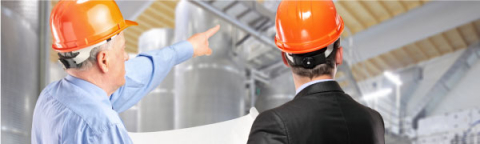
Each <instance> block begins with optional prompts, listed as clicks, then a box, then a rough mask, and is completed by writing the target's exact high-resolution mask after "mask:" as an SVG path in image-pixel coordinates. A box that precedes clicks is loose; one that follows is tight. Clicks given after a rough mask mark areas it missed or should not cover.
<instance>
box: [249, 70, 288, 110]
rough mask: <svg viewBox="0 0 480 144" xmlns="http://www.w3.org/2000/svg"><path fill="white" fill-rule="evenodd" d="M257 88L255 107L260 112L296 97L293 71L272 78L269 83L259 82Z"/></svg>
mask: <svg viewBox="0 0 480 144" xmlns="http://www.w3.org/2000/svg"><path fill="white" fill-rule="evenodd" d="M257 90H258V94H257V98H256V101H255V108H256V109H257V110H258V112H263V111H266V110H269V109H272V108H275V107H278V106H281V105H283V104H284V103H286V102H288V101H290V100H292V99H293V98H294V97H295V84H294V83H293V77H292V73H291V72H286V73H284V74H282V75H280V76H278V77H276V78H275V79H272V80H270V81H269V84H264V83H259V84H257Z"/></svg>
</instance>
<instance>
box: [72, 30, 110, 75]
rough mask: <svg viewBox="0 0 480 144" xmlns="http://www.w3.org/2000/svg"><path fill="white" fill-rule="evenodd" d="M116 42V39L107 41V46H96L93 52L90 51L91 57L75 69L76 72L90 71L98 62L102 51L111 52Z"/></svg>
mask: <svg viewBox="0 0 480 144" xmlns="http://www.w3.org/2000/svg"><path fill="white" fill-rule="evenodd" d="M114 41H115V38H113V39H112V40H110V41H107V42H106V43H105V44H102V45H99V46H96V47H94V48H93V49H92V50H91V51H90V55H89V56H88V58H87V59H86V60H85V61H83V62H81V63H79V64H78V66H77V67H75V69H76V70H80V71H84V70H88V69H90V68H91V67H92V66H94V65H95V64H96V62H97V55H98V53H99V52H100V51H104V50H110V49H112V46H113V43H114Z"/></svg>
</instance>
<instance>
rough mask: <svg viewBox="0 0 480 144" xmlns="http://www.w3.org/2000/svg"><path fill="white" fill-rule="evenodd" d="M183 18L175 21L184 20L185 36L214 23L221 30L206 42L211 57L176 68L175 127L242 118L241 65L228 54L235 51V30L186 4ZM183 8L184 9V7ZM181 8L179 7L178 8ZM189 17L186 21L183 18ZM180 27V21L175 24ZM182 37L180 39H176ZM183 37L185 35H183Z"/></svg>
mask: <svg viewBox="0 0 480 144" xmlns="http://www.w3.org/2000/svg"><path fill="white" fill-rule="evenodd" d="M179 7H184V9H183V10H188V12H187V13H185V11H183V12H182V13H184V15H182V14H180V15H182V16H179V12H178V11H177V16H176V19H177V20H186V21H184V22H187V23H188V25H184V27H181V26H179V25H176V29H186V33H176V34H175V35H177V34H183V35H186V36H191V35H193V34H195V33H198V32H203V31H205V30H207V29H209V28H212V27H213V26H215V25H216V24H220V25H221V29H220V31H219V32H218V33H217V34H216V35H214V36H213V37H211V38H210V39H209V44H210V48H212V50H213V54H212V55H211V56H202V57H196V58H192V59H191V60H188V61H186V62H184V63H182V64H180V65H178V66H177V67H176V69H175V128H186V127H193V126H199V125H205V124H211V123H216V122H221V121H225V120H230V119H234V118H237V117H240V116H242V115H243V112H244V97H245V75H244V66H243V63H240V62H237V61H236V60H235V56H234V55H232V54H231V51H232V49H233V48H234V44H233V38H232V35H233V34H232V32H234V30H235V29H234V27H232V26H231V25H230V24H229V23H226V22H224V21H222V20H220V19H218V18H216V17H214V16H212V15H211V14H209V13H208V12H206V11H204V10H202V9H201V8H198V7H196V6H194V5H192V4H190V3H188V2H185V1H182V2H180V3H179V4H178V6H177V9H179ZM185 7H186V8H185ZM180 9H181V8H180ZM186 17H188V18H186ZM176 23H178V24H180V22H178V21H177V22H176ZM177 37H182V36H177ZM184 37H185V36H184Z"/></svg>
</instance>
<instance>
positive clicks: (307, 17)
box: [248, 1, 385, 144]
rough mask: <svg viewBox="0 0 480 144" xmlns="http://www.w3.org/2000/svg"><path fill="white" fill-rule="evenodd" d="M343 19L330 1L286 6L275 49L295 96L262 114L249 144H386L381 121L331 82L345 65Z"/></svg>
mask: <svg viewBox="0 0 480 144" xmlns="http://www.w3.org/2000/svg"><path fill="white" fill-rule="evenodd" d="M343 27H344V26H343V20H342V18H341V17H340V16H339V15H338V14H337V12H336V9H335V6H334V4H333V2H332V1H283V2H281V3H280V5H279V7H278V10H277V16H276V28H277V35H276V37H275V43H276V45H277V46H278V47H279V48H280V50H282V57H283V60H284V62H285V64H286V65H287V66H289V67H290V68H291V69H292V73H293V79H294V83H295V88H296V89H297V94H296V96H295V98H294V99H293V100H292V101H290V102H287V103H286V104H284V105H282V106H280V107H277V108H274V109H271V110H268V111H265V112H263V113H261V114H260V115H259V116H258V117H257V118H256V120H255V122H254V123H253V126H252V129H251V131H250V136H249V140H248V144H273V143H274V144H384V143H385V140H384V131H385V128H384V124H383V119H382V116H381V115H380V114H379V113H378V112H376V111H375V110H373V109H370V108H368V107H365V106H363V105H361V104H359V103H357V102H356V101H355V100H354V99H352V98H351V97H350V96H349V95H348V94H346V93H344V92H343V90H342V88H341V87H340V86H339V84H338V83H337V82H336V81H335V80H334V79H333V78H334V77H335V73H336V70H337V66H338V65H340V64H342V61H343V49H342V47H340V35H341V33H342V31H343Z"/></svg>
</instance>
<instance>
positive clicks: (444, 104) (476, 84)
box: [432, 61, 480, 115]
mask: <svg viewBox="0 0 480 144" xmlns="http://www.w3.org/2000/svg"><path fill="white" fill-rule="evenodd" d="M479 76H480V61H477V62H476V63H475V64H474V65H473V66H472V67H471V69H470V70H469V71H468V72H467V73H466V74H465V76H464V77H463V78H462V79H461V80H460V82H459V83H458V84H457V85H456V86H455V87H454V88H453V89H451V91H450V92H449V93H448V94H447V95H446V96H445V98H444V99H443V100H442V101H441V102H440V103H439V104H438V106H437V107H436V108H435V109H434V110H433V112H432V115H439V114H444V113H447V112H453V111H458V110H462V109H463V110H464V109H471V108H476V107H480V77H479Z"/></svg>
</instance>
